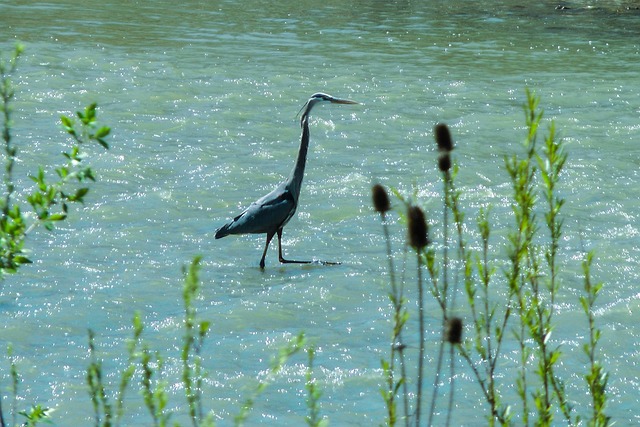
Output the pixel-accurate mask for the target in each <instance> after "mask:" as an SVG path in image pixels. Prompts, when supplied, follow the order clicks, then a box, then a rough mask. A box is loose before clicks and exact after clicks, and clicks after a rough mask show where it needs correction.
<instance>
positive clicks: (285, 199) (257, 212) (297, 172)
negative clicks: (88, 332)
mask: <svg viewBox="0 0 640 427" xmlns="http://www.w3.org/2000/svg"><path fill="white" fill-rule="evenodd" d="M325 102H329V103H332V104H357V102H355V101H351V100H349V99H340V98H336V97H333V96H331V95H327V94H326V93H315V94H313V95H312V96H311V98H309V100H308V101H307V102H306V103H305V104H304V106H303V107H302V108H301V109H300V111H299V112H298V115H299V114H300V112H301V113H302V116H301V117H300V127H302V136H301V138H300V148H299V149H298V157H297V158H296V162H295V164H294V166H293V169H292V170H291V174H290V175H289V177H288V178H287V179H286V180H285V181H284V182H282V183H281V184H280V185H278V186H277V187H276V188H275V189H274V190H273V191H272V192H270V193H269V194H267V195H265V196H263V197H261V198H260V199H258V200H256V201H255V202H253V203H251V205H249V207H248V208H247V209H245V210H244V211H242V212H241V213H240V214H239V215H238V216H236V217H235V218H233V219H232V220H231V221H229V222H228V223H226V224H225V225H223V226H222V227H220V228H218V229H217V230H216V234H215V238H216V239H220V238H222V237H225V236H228V235H230V234H262V233H266V235H267V242H266V243H265V245H264V251H263V252H262V258H261V259H260V268H261V269H264V265H265V262H264V260H265V257H266V256H267V249H269V243H271V240H272V239H273V237H274V236H276V235H277V236H278V259H279V261H280V262H281V263H283V264H286V263H296V264H310V263H312V262H313V261H295V260H289V259H285V258H284V256H283V255H282V229H283V228H284V226H285V225H287V223H288V222H289V220H291V218H292V217H293V215H294V214H295V213H296V209H297V208H298V201H299V199H300V187H301V186H302V178H303V177H304V168H305V166H306V163H307V151H308V150H309V114H310V113H311V110H312V109H313V107H314V106H316V105H317V104H322V103H325ZM323 264H336V263H329V262H323Z"/></svg>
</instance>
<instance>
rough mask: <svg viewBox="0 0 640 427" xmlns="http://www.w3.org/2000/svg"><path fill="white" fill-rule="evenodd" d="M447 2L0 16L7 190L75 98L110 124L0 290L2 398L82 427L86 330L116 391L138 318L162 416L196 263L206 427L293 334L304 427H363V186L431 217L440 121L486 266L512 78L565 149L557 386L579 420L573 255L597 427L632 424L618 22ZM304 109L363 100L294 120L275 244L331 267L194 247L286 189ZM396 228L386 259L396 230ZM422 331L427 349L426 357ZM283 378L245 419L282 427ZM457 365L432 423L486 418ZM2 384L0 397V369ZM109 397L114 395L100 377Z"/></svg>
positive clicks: (499, 198)
mask: <svg viewBox="0 0 640 427" xmlns="http://www.w3.org/2000/svg"><path fill="white" fill-rule="evenodd" d="M467 3H468V2H459V1H448V2H409V1H397V2H353V3H350V4H345V3H344V2H334V1H328V2H323V3H322V4H316V3H314V2H308V1H302V2H280V3H264V2H254V1H249V2H242V3H236V2H223V1H217V2H196V1H190V2H185V3H182V4H175V3H171V2H166V1H156V2H149V3H138V4H131V2H121V1H118V2H107V3H106V4H100V5H82V6H78V5H77V4H76V3H74V2H67V1H59V2H50V3H45V2H31V1H24V2H11V3H7V2H2V3H0V34H1V35H2V36H3V37H2V39H1V40H2V44H1V45H0V46H2V50H3V52H4V53H5V57H6V55H7V54H8V52H9V51H10V50H11V49H12V46H13V43H14V41H16V40H20V41H22V42H23V43H24V44H25V45H26V49H27V50H26V53H25V55H24V57H23V58H22V61H21V64H20V76H19V77H18V78H17V79H16V84H17V89H18V93H17V98H16V102H15V105H14V107H15V109H16V111H15V113H14V118H15V130H14V135H15V141H16V142H17V143H18V144H19V145H20V154H21V158H22V159H23V161H22V162H21V163H20V164H18V166H17V169H18V170H17V172H16V176H18V177H21V179H23V180H24V181H23V183H24V184H28V183H29V182H30V181H29V180H28V178H26V177H27V175H28V174H29V173H31V172H32V171H33V170H34V167H35V166H33V165H37V164H39V163H43V162H47V161H49V160H50V159H51V158H52V156H54V157H53V158H56V157H55V156H58V153H60V152H61V151H62V150H63V149H64V145H63V143H64V141H65V137H64V135H63V133H62V132H61V131H60V130H59V128H58V127H57V121H58V117H59V115H60V114H67V115H69V114H73V112H74V111H75V110H77V109H80V108H82V107H83V106H84V105H86V104H88V103H89V102H93V101H97V102H98V104H99V118H100V119H101V120H102V121H103V122H104V123H106V124H108V125H110V126H111V127H112V128H113V135H112V137H111V142H112V148H111V150H109V151H108V152H102V151H99V150H95V151H93V152H92V153H91V158H90V160H91V163H92V165H93V167H94V169H95V170H96V171H97V172H98V174H99V181H98V183H96V185H95V186H93V188H92V192H91V193H90V197H89V198H88V199H87V203H86V205H85V206H84V207H81V208H79V209H76V210H75V211H74V213H73V215H72V216H71V220H70V221H69V222H67V223H65V224H64V225H63V227H62V228H61V229H59V230H57V231H56V232H54V233H47V232H45V231H39V232H38V233H35V234H34V235H32V238H31V239H30V240H29V245H30V247H31V248H33V250H34V252H33V255H32V258H33V260H34V265H32V266H28V267H26V268H24V269H23V270H22V272H21V273H20V274H19V275H17V276H12V277H8V278H7V279H5V281H4V283H3V287H2V290H1V293H0V304H1V306H2V309H3V312H4V313H5V320H4V321H3V323H2V341H1V343H2V347H5V346H6V343H7V342H12V343H13V346H14V353H15V354H16V355H17V356H18V364H19V369H20V372H21V374H22V375H23V384H22V385H21V387H22V393H21V396H22V397H21V401H20V403H21V404H23V406H27V405H29V404H30V403H32V402H42V403H43V404H45V405H46V406H49V407H54V408H56V413H55V417H56V424H57V425H87V424H89V423H90V422H91V415H92V412H91V403H90V401H89V397H88V395H87V392H86V388H85V385H84V384H85V374H84V369H85V367H86V365H87V363H88V359H87V329H88V328H91V329H93V330H94V331H95V332H96V334H97V341H98V343H99V350H100V352H101V354H102V355H103V356H104V358H105V368H106V369H107V370H108V372H111V373H115V372H116V371H117V370H118V368H122V367H123V366H124V365H125V363H126V356H125V350H124V348H125V342H126V339H127V338H128V337H130V336H131V332H130V324H131V319H132V317H133V313H134V312H135V311H136V310H137V311H140V312H141V314H142V316H143V318H144V320H145V322H146V324H147V330H146V337H147V339H148V341H149V342H150V343H151V345H152V346H153V347H154V348H157V349H159V350H161V351H162V353H163V354H164V356H165V359H166V367H167V370H168V371H169V372H168V375H167V378H169V379H170V381H171V383H170V390H171V393H172V394H173V395H174V397H173V398H172V400H171V402H172V403H171V405H172V406H171V408H172V409H178V408H180V407H181V406H183V403H182V402H183V400H182V397H181V390H180V383H179V381H178V378H179V372H180V361H179V355H180V347H181V341H180V338H179V337H180V333H179V331H180V327H181V323H180V322H181V319H182V317H181V316H182V301H181V287H182V281H181V276H180V268H181V266H182V265H183V264H185V263H188V262H189V261H190V260H191V258H192V257H193V256H195V255H196V254H202V255H203V256H204V261H203V268H202V282H203V289H202V299H201V300H200V301H199V306H198V309H199V315H200V316H201V317H202V318H204V319H208V320H210V321H211V322H212V332H211V336H210V337H209V339H208V340H207V342H206V348H205V353H206V354H207V356H210V357H207V358H206V359H205V361H206V362H205V364H206V368H207V370H208V371H209V378H208V380H207V381H206V390H205V394H206V396H207V400H206V405H207V409H212V410H214V411H215V412H216V414H217V415H218V416H219V417H220V425H228V424H230V423H231V420H232V418H233V414H235V413H237V411H238V408H239V404H240V402H242V401H243V399H244V398H245V397H246V396H247V395H248V393H249V392H250V391H251V390H252V387H253V386H254V385H255V383H256V380H257V378H262V377H263V376H264V374H265V370H266V369H268V366H269V360H270V358H271V356H272V355H273V354H274V353H275V352H277V349H278V348H279V347H280V346H281V345H282V344H283V343H284V342H286V340H287V339H288V338H290V337H292V336H294V335H296V334H297V333H298V332H300V331H305V333H306V334H307V335H308V337H309V339H310V340H311V342H313V343H314V344H315V345H316V346H317V348H318V353H317V360H316V367H317V370H316V375H317V377H318V380H319V382H320V385H321V387H322V389H323V390H324V396H323V398H322V400H321V404H322V414H323V415H326V416H327V417H328V418H329V420H330V421H331V424H332V425H372V424H378V423H379V422H381V421H382V420H383V418H384V407H383V404H382V400H381V398H380V396H379V392H378V388H379V385H380V375H381V373H380V370H379V367H380V358H381V357H385V356H386V355H387V351H388V350H387V348H388V340H389V333H390V326H389V316H390V309H389V307H388V303H387V297H386V292H387V290H386V282H385V274H386V269H385V265H386V264H385V262H386V261H385V257H384V253H383V241H382V240H381V235H382V232H381V229H380V225H379V222H378V221H377V218H376V217H375V216H374V215H373V214H372V212H371V208H370V206H369V205H370V202H369V192H370V185H371V183H372V182H373V181H380V182H382V183H384V184H387V185H391V186H395V187H398V188H399V189H400V190H401V191H402V192H403V193H404V194H412V193H413V191H414V187H415V188H416V190H417V193H418V198H419V200H420V202H421V203H422V204H423V205H424V206H425V207H426V209H427V212H428V213H430V216H432V217H433V218H434V222H435V221H436V218H437V212H439V207H438V206H439V198H438V190H439V188H440V186H439V181H438V179H439V178H438V175H437V173H436V171H435V162H436V153H435V147H434V144H433V138H432V135H431V129H432V127H433V125H434V124H435V123H437V122H446V123H448V124H449V125H450V127H451V129H452V132H453V135H454V138H455V140H456V144H457V150H456V152H455V155H456V160H457V161H458V163H459V164H460V174H459V185H460V187H461V188H462V189H463V190H464V191H465V195H464V202H465V204H466V206H467V208H466V209H467V212H468V217H470V218H472V217H473V216H474V215H475V213H476V212H477V209H478V208H479V207H480V206H485V205H488V204H491V205H493V206H494V209H493V212H494V214H495V216H494V224H495V227H496V240H495V241H494V247H493V248H492V249H493V250H494V251H495V252H496V253H498V254H500V253H504V244H505V238H504V232H503V231H502V230H503V229H504V227H505V226H507V225H508V224H509V219H508V218H507V217H505V216H504V215H501V214H505V213H508V212H509V209H510V208H509V205H508V203H509V202H508V199H507V196H508V194H509V185H508V184H507V175H506V172H504V171H503V170H502V165H503V158H504V156H505V155H511V154H512V153H515V152H518V150H519V148H520V141H521V140H522V138H523V136H524V133H523V129H522V125H523V117H522V109H521V105H522V103H523V101H524V88H525V86H527V87H530V88H531V89H533V90H535V91H536V93H537V94H538V95H540V96H541V97H542V106H543V107H544V109H545V117H546V118H547V119H554V120H555V121H556V126H557V128H558V129H559V130H560V132H561V135H562V136H563V137H564V138H565V140H566V141H567V144H568V149H569V155H570V157H569V161H568V164H567V169H566V172H565V175H564V184H563V188H562V192H563V195H565V196H566V198H567V204H566V206H565V213H566V215H567V218H566V222H565V227H566V228H565V230H566V234H565V240H564V243H565V244H566V247H565V250H564V251H563V254H562V262H563V269H564V274H563V280H564V288H563V292H562V295H561V296H560V300H559V304H558V319H557V320H558V327H557V330H556V331H554V337H555V339H556V340H557V341H556V342H558V343H559V344H562V349H563V351H564V352H565V358H564V361H563V365H562V369H566V374H567V379H568V388H569V389H570V390H572V396H575V397H574V398H575V399H576V406H577V407H581V406H580V405H583V404H584V401H583V400H580V399H583V395H584V387H583V385H582V378H581V376H582V374H583V373H584V372H583V369H582V365H584V363H585V362H586V360H585V358H584V357H583V356H582V353H581V349H580V345H581V343H582V342H583V339H584V337H585V332H586V331H585V322H586V321H585V319H584V316H583V315H582V314H581V309H580V307H579V305H578V303H577V295H578V293H579V290H580V289H581V286H582V283H581V279H580V276H579V274H580V267H579V261H580V259H581V254H582V249H583V248H587V249H594V250H595V251H596V253H597V261H596V263H595V266H594V275H595V276H596V279H598V280H601V281H603V282H605V288H604V290H603V293H602V295H601V297H600V299H599V310H598V312H597V315H598V319H597V320H598V322H599V325H600V327H601V329H602V330H603V338H602V346H603V351H604V352H605V355H604V360H605V361H606V364H605V366H606V367H607V369H608V370H609V371H610V372H611V379H610V399H611V400H610V413H611V414H612V415H613V416H614V420H616V421H617V422H618V425H633V424H635V423H637V422H638V418H639V412H638V410H637V409H636V408H637V406H638V403H639V398H638V393H637V390H638V387H639V385H640V384H639V383H640V367H639V366H638V360H639V356H638V352H639V351H640V350H639V348H638V343H637V337H638V336H639V335H640V330H638V321H637V320H638V310H639V309H640V303H639V297H640V293H639V292H638V290H637V289H636V284H637V283H638V276H639V273H638V271H639V270H638V259H639V257H638V255H639V252H640V245H639V242H640V241H639V234H640V231H639V230H640V229H639V226H638V214H637V212H638V209H639V208H640V206H639V204H640V202H639V200H640V198H639V197H638V195H639V194H638V189H639V188H640V186H639V184H640V182H639V181H640V176H639V173H638V164H639V163H640V162H639V160H638V159H639V158H640V147H639V146H638V136H639V134H640V124H639V123H640V73H638V65H637V64H638V63H639V61H640V42H639V40H640V37H639V36H640V14H639V13H638V12H637V10H635V9H633V7H637V6H638V4H637V2H635V3H634V2H607V4H606V6H602V4H601V3H602V2H596V1H593V2H580V1H576V2H569V3H567V4H568V6H570V7H571V9H569V10H565V11H558V10H556V9H555V6H556V4H557V2H556V3H554V2H540V4H535V5H527V6H526V7H525V6H522V5H521V4H519V3H517V2H513V1H501V2H491V3H489V2H484V3H482V4H475V5H469V4H467ZM629 6H631V7H632V8H631V9H630V10H628V9H627V7H629ZM317 91H324V92H328V93H331V94H333V95H336V96H340V97H348V98H351V99H354V100H356V101H359V102H361V103H362V104H361V105H356V106H323V107H321V108H317V109H316V110H314V114H313V115H312V120H311V124H310V125H311V146H310V152H309V158H308V163H307V171H306V175H305V182H304V185H303V189H302V195H301V204H300V206H299V209H298V213H297V216H296V217H295V218H294V219H293V220H292V221H291V222H290V223H289V225H288V226H287V227H286V228H285V230H284V239H283V240H284V245H285V248H284V249H285V253H286V254H287V255H289V256H291V257H292V258H300V259H304V258H313V259H319V260H330V261H341V262H342V265H340V266H336V267H323V266H319V265H311V266H300V265H286V266H281V265H279V264H278V263H277V253H276V246H275V245H274V246H273V247H272V248H271V251H270V252H269V254H268V257H267V268H266V269H265V271H264V272H262V271H260V269H259V268H258V261H259V258H260V255H261V253H262V248H263V245H264V238H263V237H262V236H243V237H228V238H225V239H223V240H214V239H213V232H214V230H215V228H217V227H218V226H220V225H222V224H223V223H224V222H226V221H227V220H228V219H229V218H231V217H232V216H233V215H235V214H237V213H238V212H239V211H240V210H241V209H242V207H244V206H246V205H248V204H249V203H250V202H252V201H253V200H255V199H257V198H258V197H260V196H262V195H263V194H265V193H266V192H268V191H270V190H271V189H272V188H273V187H274V186H275V185H277V183H279V182H280V180H282V179H284V178H285V177H286V176H287V175H288V173H289V171H290V168H291V167H292V165H293V161H294V159H295V154H296V150H297V148H298V142H299V136H300V131H299V126H298V122H297V121H296V113H297V112H298V110H299V109H300V107H301V106H302V105H303V104H304V102H305V101H306V99H307V98H308V97H309V96H310V95H311V94H312V93H314V92H317ZM471 226H472V225H471V224H470V227H471ZM436 228H437V226H436ZM394 231H395V234H394V243H395V245H396V247H397V248H398V250H400V248H401V243H402V239H403V237H404V232H403V231H402V230H401V229H400V227H399V226H398V225H395V226H394ZM464 314H465V313H462V315H463V316H464ZM427 321H428V324H429V326H430V328H429V330H432V328H431V326H433V327H434V328H435V325H437V324H438V323H439V313H438V311H437V309H436V307H435V305H434V306H433V308H432V312H431V314H430V315H429V316H428V319H427ZM433 330H434V331H435V329H433ZM437 338H438V334H437V333H436V332H431V333H430V336H429V340H430V345H435V344H434V343H435V341H436V340H437ZM409 344H410V345H414V346H415V342H410V343H409ZM305 362H306V360H305V358H304V357H297V358H295V359H294V360H292V361H291V363H290V364H289V365H288V366H287V368H286V369H285V370H284V372H283V374H282V375H281V376H280V377H278V379H277V381H276V383H275V384H273V385H272V387H270V388H269V389H268V392H267V393H266V394H264V395H263V396H262V397H261V398H260V399H259V400H258V402H257V405H256V407H255V410H254V412H253V413H252V416H251V418H250V425H253V424H263V425H300V424H302V423H303V422H304V420H303V417H304V415H305V414H306V406H305V401H304V393H305V390H304V366H305ZM431 363H433V362H432V359H429V361H428V365H430V364H431ZM459 366H460V370H459V375H458V377H457V379H456V384H457V387H458V390H457V392H456V393H457V402H458V406H457V407H456V410H455V412H454V421H453V425H462V424H465V425H483V424H484V418H483V417H484V415H483V414H484V413H483V410H485V406H484V405H483V400H482V397H481V396H480V393H479V388H478V386H477V385H476V384H475V383H474V382H473V381H471V378H470V372H469V371H468V369H467V368H466V367H464V365H463V364H462V363H459ZM0 370H1V371H2V373H3V377H4V380H3V384H5V386H4V388H3V389H6V384H8V381H9V380H8V366H7V364H6V363H5V364H3V366H0ZM108 379H109V380H111V381H114V382H117V377H116V376H115V374H112V375H110V376H109V377H108ZM430 382H431V378H429V379H428V380H427V383H430ZM512 390H513V387H512V386H505V389H504V392H505V394H507V395H508V394H509V393H510V392H512ZM130 396H131V397H132V399H133V400H132V405H131V406H132V407H131V408H130V410H129V411H128V415H127V417H128V418H127V419H126V423H127V424H128V425H134V424H140V423H143V424H149V422H148V421H147V418H146V417H145V413H144V411H142V410H139V409H138V408H137V407H136V404H137V403H138V401H137V400H136V399H139V397H138V396H137V394H136V393H135V392H132V393H131V394H130ZM441 402H444V399H443V400H441ZM441 409H442V411H444V406H443V408H441ZM141 420H142V421H141ZM176 420H180V421H183V422H184V421H185V420H184V419H183V418H177V419H176ZM443 420H444V419H442V421H443Z"/></svg>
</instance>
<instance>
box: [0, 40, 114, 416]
mask: <svg viewBox="0 0 640 427" xmlns="http://www.w3.org/2000/svg"><path fill="white" fill-rule="evenodd" d="M23 50H24V47H23V46H22V45H20V44H18V45H16V47H15V50H14V52H13V54H12V56H11V57H10V58H9V60H5V59H4V58H3V57H0V98H1V103H0V112H1V113H2V119H3V120H2V144H3V147H2V149H3V154H4V156H3V161H4V168H3V179H2V182H3V185H4V188H3V193H2V196H0V281H1V280H2V279H3V278H4V276H5V275H6V274H11V273H16V272H17V271H18V270H19V269H20V268H21V267H22V266H23V265H25V264H30V263H31V259H30V258H29V257H28V256H27V255H28V253H29V250H28V249H27V248H26V247H25V243H26V239H27V237H28V236H29V235H30V234H31V233H32V232H33V231H34V230H36V229H37V228H40V227H42V228H45V229H46V230H53V228H54V225H55V224H56V223H60V222H62V221H64V220H66V219H67V215H68V213H69V210H70V205H72V204H74V203H83V202H84V198H85V196H86V195H87V193H88V192H89V187H88V186H87V183H88V182H89V181H95V180H96V177H95V174H94V172H93V170H92V169H91V167H90V166H86V165H85V163H86V161H85V153H84V150H82V149H81V148H82V147H85V146H87V145H89V144H90V143H97V144H98V145H100V146H102V147H103V148H106V149H108V148H109V145H108V143H107V141H106V137H107V136H108V135H109V133H110V131H111V129H110V128H109V127H107V126H99V125H98V121H97V112H96V108H97V105H96V104H91V105H89V106H87V107H86V108H85V109H84V111H79V112H78V113H77V118H78V120H79V122H78V121H76V120H74V119H71V118H69V117H66V116H62V117H61V118H60V121H61V124H62V127H63V129H64V130H65V131H66V132H67V134H68V135H70V137H71V139H72V143H71V147H70V148H69V150H68V151H66V152H63V153H62V155H63V157H64V159H65V160H64V162H63V163H62V164H61V165H59V166H57V167H54V169H53V171H47V170H46V169H45V166H39V167H38V170H37V172H35V173H34V174H33V175H31V176H30V178H31V180H32V181H33V182H34V184H35V187H34V188H33V189H28V188H17V187H16V179H15V177H14V165H15V164H16V162H17V161H18V159H19V157H18V153H19V147H17V145H16V144H15V142H14V140H13V136H12V124H13V123H12V116H11V113H12V105H11V103H12V101H13V100H14V97H15V91H14V89H13V85H12V76H13V75H14V74H15V72H16V70H17V66H18V63H19V58H20V55H21V54H22V52H23ZM47 167H51V165H47ZM51 172H54V173H55V178H51V177H50V176H49V175H53V173H51ZM25 194H26V196H25ZM24 205H29V206H30V207H31V209H32V212H31V213H26V212H23V210H22V206H24ZM9 357H10V359H11V373H12V379H13V387H12V393H13V395H14V399H13V404H12V421H13V422H12V424H13V425H16V414H18V415H21V416H23V417H24V418H26V420H27V421H26V423H25V424H24V425H26V426H34V425H36V424H37V423H38V422H39V421H41V420H46V419H47V418H48V414H49V410H48V409H46V408H43V407H42V406H40V405H34V406H33V407H32V408H31V409H30V410H29V411H18V409H17V407H16V406H17V400H16V396H17V393H18V382H19V381H18V377H19V376H18V372H17V368H16V365H15V363H14V361H13V359H12V358H11V355H10V356H9ZM0 403H1V402H0ZM5 425H6V424H5V419H4V416H3V412H2V407H1V405H0V426H1V427H4V426H5Z"/></svg>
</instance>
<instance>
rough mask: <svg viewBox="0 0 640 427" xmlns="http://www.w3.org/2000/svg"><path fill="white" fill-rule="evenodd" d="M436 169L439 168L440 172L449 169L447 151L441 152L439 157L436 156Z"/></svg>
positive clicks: (449, 161)
mask: <svg viewBox="0 0 640 427" xmlns="http://www.w3.org/2000/svg"><path fill="white" fill-rule="evenodd" d="M438 169H440V171H441V172H446V171H448V170H449V169H451V156H450V155H449V153H444V154H441V155H440V157H438Z"/></svg>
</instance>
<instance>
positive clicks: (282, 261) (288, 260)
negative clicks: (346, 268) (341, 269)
mask: <svg viewBox="0 0 640 427" xmlns="http://www.w3.org/2000/svg"><path fill="white" fill-rule="evenodd" d="M280 262H281V263H282V264H320V265H340V264H341V263H339V262H333V261H320V260H313V261H296V260H290V259H284V258H280Z"/></svg>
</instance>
